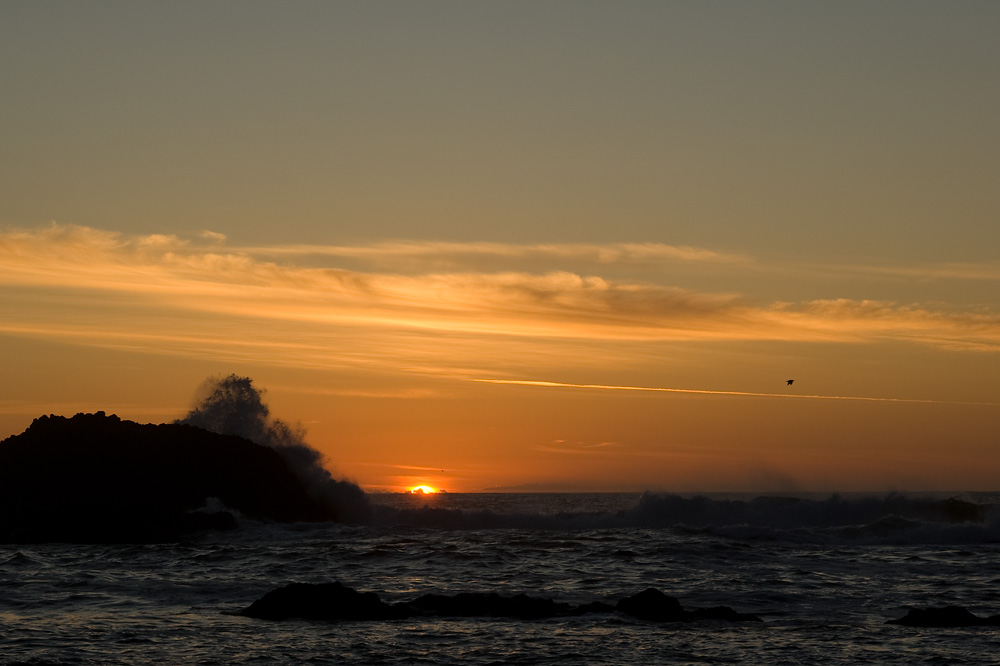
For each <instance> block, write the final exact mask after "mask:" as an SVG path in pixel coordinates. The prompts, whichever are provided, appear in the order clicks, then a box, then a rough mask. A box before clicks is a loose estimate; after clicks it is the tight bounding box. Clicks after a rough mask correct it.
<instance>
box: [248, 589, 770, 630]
mask: <svg viewBox="0 0 1000 666" xmlns="http://www.w3.org/2000/svg"><path fill="white" fill-rule="evenodd" d="M616 611H617V612H620V613H623V614H625V615H629V616H631V617H634V618H637V619H641V620H651V621H656V622H693V621H696V620H724V621H728V622H760V621H761V619H760V618H759V617H757V616H756V615H750V614H745V613H737V612H736V611H734V610H733V609H731V608H729V607H726V606H719V607H716V608H707V609H698V610H694V611H691V612H687V611H684V610H683V609H682V608H681V605H680V602H678V601H677V600H676V599H674V598H673V597H669V596H667V595H665V594H663V593H662V592H660V591H659V590H655V589H653V588H650V589H648V590H646V591H644V592H640V593H639V594H637V595H634V596H632V597H628V598H626V599H622V600H621V601H619V602H618V604H617V606H609V605H608V604H605V603H602V602H599V601H595V602H592V603H589V604H583V605H581V606H573V605H572V604H567V603H560V602H556V601H553V600H552V599H545V598H540V597H530V596H528V595H525V594H518V595H515V596H512V597H505V596H503V595H500V594H496V593H494V592H462V593H460V594H456V595H452V596H448V595H443V594H425V595H423V596H420V597H417V598H416V599H414V600H412V601H408V602H402V603H398V604H387V603H385V602H383V601H382V600H381V599H379V598H378V595H376V594H375V593H374V592H366V593H361V592H358V591H356V590H354V589H352V588H350V587H346V586H344V585H341V584H340V583H318V584H309V583H292V584H290V585H286V586H285V587H282V588H278V589H277V590H272V591H271V592H268V593H267V594H265V595H264V596H263V597H261V598H260V599H258V600H257V601H255V602H253V603H252V604H251V605H250V606H248V607H247V608H245V609H244V610H243V611H241V612H240V615H245V616H247V617H254V618H261V619H267V620H289V619H303V620H327V621H330V620H355V621H363V620H391V619H401V618H407V617H463V618H469V617H480V618H512V619H519V620H543V619H549V618H558V617H575V616H579V615H585V614H590V613H614V612H616Z"/></svg>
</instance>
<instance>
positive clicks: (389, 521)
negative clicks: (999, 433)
mask: <svg viewBox="0 0 1000 666" xmlns="http://www.w3.org/2000/svg"><path fill="white" fill-rule="evenodd" d="M373 521H374V523H375V524H376V525H380V526H385V527H399V526H408V527H415V528H430V529H451V530H479V529H529V530H600V529H615V528H643V529H671V530H677V531H679V532H683V533H685V534H686V535H698V534H700V535H704V536H706V537H719V538H725V539H734V540H739V541H750V542H753V541H789V542H800V543H836V542H848V543H857V544H879V543H886V544H910V543H912V544H974V543H993V542H998V543H1000V508H998V507H996V506H994V505H992V504H979V503H975V502H970V501H966V500H963V499H958V498H956V497H951V498H947V499H937V498H923V497H906V496H904V495H901V494H897V493H891V494H889V495H886V496H884V497H863V498H851V499H847V498H844V497H842V496H840V495H832V496H830V497H827V498H825V499H805V498H798V497H766V496H765V497H757V498H754V499H750V500H739V499H718V498H712V497H707V496H695V497H682V496H679V495H671V494H656V493H644V494H643V495H642V496H641V497H640V498H639V500H638V503H637V504H636V505H635V506H632V507H630V508H626V509H621V510H617V511H558V512H554V513H545V512H537V511H532V512H511V513H499V512H494V511H491V510H465V509H457V508H441V507H431V506H424V507H419V508H399V507H392V506H381V505H378V506H375V510H374V514H373Z"/></svg>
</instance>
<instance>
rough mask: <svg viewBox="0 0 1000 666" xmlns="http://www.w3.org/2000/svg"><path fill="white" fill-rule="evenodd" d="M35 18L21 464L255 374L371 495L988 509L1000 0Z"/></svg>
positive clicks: (996, 361) (17, 232)
mask: <svg viewBox="0 0 1000 666" xmlns="http://www.w3.org/2000/svg"><path fill="white" fill-rule="evenodd" d="M15 4H17V5H18V8H17V9H16V10H7V11H4V10H0V12H2V13H3V16H2V18H3V20H0V32H2V33H3V34H2V37H3V39H2V40H0V43H2V44H3V45H4V48H5V49H8V50H9V53H13V54H15V55H16V57H7V58H5V59H4V62H5V70H6V73H5V79H4V81H5V105H4V113H5V123H3V127H2V128H0V132H4V141H3V143H2V145H3V146H4V151H3V154H2V156H0V168H2V169H3V179H2V181H0V182H3V183H4V194H3V196H0V363H2V367H3V376H4V382H3V384H2V388H0V438H2V437H7V436H9V435H13V434H16V433H20V432H22V431H23V430H24V429H25V428H26V427H27V426H28V425H29V424H30V423H31V422H32V420H33V419H34V418H36V417H38V416H40V415H43V414H48V413H61V414H73V413H76V412H79V411H98V410H104V411H107V412H109V413H111V412H114V413H117V414H119V415H120V416H121V417H122V418H127V419H132V420H137V421H155V422H165V421H166V422H168V421H172V420H173V419H176V418H179V417H181V416H182V415H183V414H185V413H186V412H187V410H188V409H189V408H190V406H191V404H192V401H193V400H194V399H195V398H194V393H195V391H196V389H197V387H198V386H199V385H200V384H201V382H202V381H204V379H205V378H207V377H212V376H225V375H228V374H230V373H236V374H238V375H240V376H246V377H252V378H253V380H254V382H255V385H258V386H260V387H262V388H264V389H266V391H267V393H266V398H267V401H268V405H269V407H270V409H271V412H272V414H273V415H274V416H276V417H279V418H281V419H283V420H285V421H287V422H288V423H292V424H295V423H298V424H301V427H302V429H303V430H304V431H305V432H306V435H305V437H306V440H307V441H308V442H309V443H310V444H311V445H312V446H315V447H316V448H317V449H318V450H319V451H320V452H321V454H322V455H323V456H324V457H325V464H326V465H327V467H328V468H329V470H330V471H331V472H332V473H333V474H335V475H337V476H339V477H344V478H347V479H351V480H354V481H356V482H357V483H358V484H359V485H361V486H362V487H364V488H365V489H367V490H371V491H384V492H387V493H405V492H411V491H413V490H415V489H417V488H422V489H423V492H425V493H432V492H436V491H438V490H446V491H447V492H448V493H454V492H473V491H491V492H505V491H531V490H607V491H618V490H627V491H643V490H676V491H692V492H696V491H709V490H720V491H728V490H789V489H794V490H820V491H826V490H844V491H849V490H883V489H898V490H906V489H928V490H933V489H942V490H956V489H958V490H961V489H994V488H997V487H998V485H1000V453H998V450H1000V449H998V447H997V443H998V442H997V435H996V433H997V430H998V428H997V424H998V419H1000V406H998V405H1000V302H998V294H1000V289H998V287H1000V260H998V258H997V251H996V248H997V247H1000V226H998V225H997V223H996V222H997V220H998V219H1000V198H998V197H997V195H996V187H995V181H996V180H997V178H996V175H997V167H996V155H998V154H1000V133H998V132H997V122H996V118H995V115H996V114H995V113H993V111H994V110H995V109H996V108H998V106H1000V88H998V86H996V72H995V71H994V70H995V67H994V66H993V63H996V62H1000V46H998V44H1000V42H998V40H996V39H995V32H996V31H995V30H993V29H991V28H992V27H993V26H996V25H997V24H998V20H1000V19H998V14H997V12H998V10H997V9H996V8H994V6H993V5H991V4H989V3H982V4H967V5H962V10H961V11H958V10H956V11H943V10H940V9H934V8H932V7H929V6H923V5H921V6H920V7H910V6H908V5H906V4H899V5H896V4H892V3H890V5H891V6H888V7H885V8H879V9H878V10H873V9H872V8H870V7H867V6H866V5H865V4H864V3H853V4H852V3H848V4H844V5H842V4H840V3H827V4H823V5H816V6H813V5H809V4H805V3H803V4H801V5H800V4H797V3H789V4H788V5H787V6H786V5H782V6H781V7H780V9H779V8H776V9H775V11H773V12H766V11H760V12H759V13H758V12H757V11H755V10H754V9H751V6H749V5H748V6H746V7H744V6H742V5H741V6H739V7H737V6H735V5H734V6H733V7H730V8H728V10H727V11H726V12H720V11H718V7H713V5H711V4H710V3H709V4H705V5H703V4H702V3H691V4H690V5H689V6H688V5H683V6H682V5H678V4H677V3H633V4H628V6H627V8H621V7H618V6H617V5H616V4H615V3H597V4H596V5H591V4H587V5H586V6H579V7H577V6H573V5H572V3H570V4H567V5H563V4H562V3H556V5H557V6H558V8H555V7H556V5H548V4H546V3H542V4H538V5H533V4H531V3H527V4H519V3H514V4H508V3H481V4H480V3H476V4H466V3H447V2H446V3H444V4H442V5H436V4H435V5H433V6H432V7H428V6H426V5H423V4H422V3H413V4H412V5H411V4H408V3H400V4H396V3H391V2H390V3H389V5H391V6H392V8H393V9H392V10H391V11H390V10H389V9H384V8H380V6H379V4H378V3H375V4H370V3H346V4H345V3H304V4H302V5H300V6H297V7H295V9H290V10H285V8H283V7H282V8H279V7H277V6H271V5H269V4H268V3H251V4H252V5H253V10H252V11H251V10H247V11H246V13H245V15H242V8H241V16H242V18H241V21H240V22H238V23H237V24H233V23H232V20H231V19H232V12H231V9H232V8H231V7H230V8H229V10H227V7H229V5H227V3H225V2H223V3H221V4H219V5H215V4H214V3H213V4H212V5H209V6H205V7H201V6H199V7H198V8H197V9H196V8H194V7H191V6H188V5H185V4H183V3H181V4H176V5H167V6H164V7H162V8H153V7H146V6H145V5H141V6H136V7H132V8H130V9H129V10H128V11H126V12H124V13H122V14H119V13H118V12H117V11H116V10H115V9H114V8H112V5H111V4H108V5H105V4H103V3H98V6H97V7H93V8H88V11H86V12H83V11H78V10H77V9H75V8H74V7H75V5H74V4H73V3H56V4H55V5H50V4H49V3H42V5H39V6H37V7H36V6H35V5H34V4H32V3H15ZM112 4H113V3H112ZM397 10H398V11H399V12H400V13H399V14H396V11H397ZM445 17H447V20H443V19H444V18H445ZM191 26H194V27H191ZM222 26H227V27H226V28H225V29H223V27H222ZM277 26H283V27H281V28H280V29H279V27H277ZM188 27H191V28H190V30H189V28H188ZM263 35H267V39H263V38H262V36H263ZM959 36H960V37H959ZM178 44H183V45H184V48H183V49H180V50H179V49H178V47H177V45H178ZM95 45H100V48H95ZM28 54H35V55H34V56H31V57H29V56H28ZM70 102H71V103H70ZM834 102H835V103H834ZM791 378H794V380H795V381H794V383H793V384H787V383H786V382H787V381H788V380H789V379H791Z"/></svg>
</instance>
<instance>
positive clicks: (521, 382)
mask: <svg viewBox="0 0 1000 666" xmlns="http://www.w3.org/2000/svg"><path fill="white" fill-rule="evenodd" d="M469 381H473V382H479V383H482V384H505V385H512V386H535V387H540V388H565V389H591V390H599V391H645V392H654V393H694V394H698V395H720V396H741V397H753V398H789V399H801V400H860V401H864V402H905V403H923V404H938V405H974V406H979V407H1000V403H996V402H962V401H953V400H923V399H919V398H870V397H864V396H853V395H807V394H802V393H754V392H750V391H714V390H709V389H687V388H665V387H660V386H615V385H609V384H571V383H566V382H548V381H538V380H529V379H471V380H469Z"/></svg>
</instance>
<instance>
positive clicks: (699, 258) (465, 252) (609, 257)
mask: <svg viewBox="0 0 1000 666" xmlns="http://www.w3.org/2000/svg"><path fill="white" fill-rule="evenodd" d="M238 251H240V252H243V253H245V254H249V255H255V256H260V255H264V256H270V257H274V256H281V255H284V256H326V257H338V258H347V259H363V260H366V261H371V262H375V263H384V262H387V261H391V262H394V263H397V264H398V263H399V262H400V261H401V260H406V259H411V260H412V259H420V260H424V261H429V262H434V263H435V264H437V265H440V264H442V263H445V264H451V265H467V264H469V263H475V262H481V261H482V260H483V259H490V258H492V259H502V260H506V261H517V260H541V261H547V262H553V261H573V262H583V263H590V264H605V265H607V264H656V263H662V262H695V263H709V264H744V263H749V262H750V259H749V258H748V257H746V256H744V255H739V254H733V253H726V252H716V251H713V250H707V249H704V248H696V247H691V246H687V245H666V244H664V243H606V244H596V243H536V244H516V243H449V242H425V241H392V242H383V243H374V244H371V245H358V246H343V245H277V246H267V247H259V246H258V247H242V248H239V249H238Z"/></svg>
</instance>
